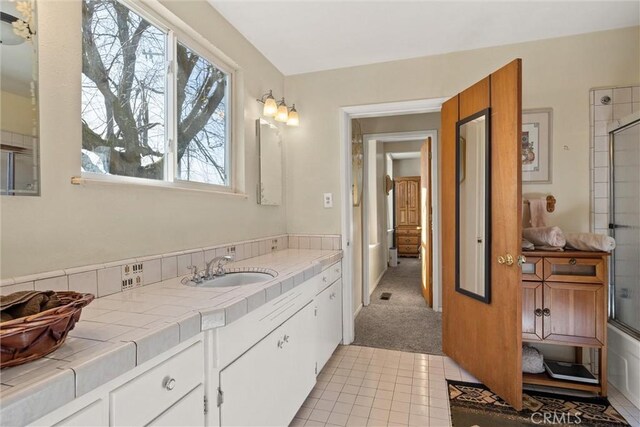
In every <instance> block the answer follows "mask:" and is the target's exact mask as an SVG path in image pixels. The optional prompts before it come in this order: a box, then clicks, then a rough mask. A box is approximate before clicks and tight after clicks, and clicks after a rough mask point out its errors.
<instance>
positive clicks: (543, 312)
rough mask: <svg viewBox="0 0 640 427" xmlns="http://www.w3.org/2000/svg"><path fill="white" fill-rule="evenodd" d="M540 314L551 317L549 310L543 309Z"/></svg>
mask: <svg viewBox="0 0 640 427" xmlns="http://www.w3.org/2000/svg"><path fill="white" fill-rule="evenodd" d="M542 314H544V315H545V316H546V317H549V316H551V310H549V309H548V308H545V309H544V310H542Z"/></svg>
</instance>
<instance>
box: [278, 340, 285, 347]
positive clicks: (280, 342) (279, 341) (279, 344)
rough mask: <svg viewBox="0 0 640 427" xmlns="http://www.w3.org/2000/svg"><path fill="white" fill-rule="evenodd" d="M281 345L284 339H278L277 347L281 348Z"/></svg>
mask: <svg viewBox="0 0 640 427" xmlns="http://www.w3.org/2000/svg"><path fill="white" fill-rule="evenodd" d="M283 345H284V341H282V340H278V348H282V346H283Z"/></svg>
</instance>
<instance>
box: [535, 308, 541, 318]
mask: <svg viewBox="0 0 640 427" xmlns="http://www.w3.org/2000/svg"><path fill="white" fill-rule="evenodd" d="M534 313H535V314H536V316H538V317H541V316H542V309H541V308H536V309H535V310H534Z"/></svg>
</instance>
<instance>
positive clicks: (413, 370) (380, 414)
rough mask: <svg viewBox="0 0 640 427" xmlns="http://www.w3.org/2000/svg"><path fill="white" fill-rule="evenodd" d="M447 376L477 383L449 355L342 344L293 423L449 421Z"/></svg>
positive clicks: (629, 413) (426, 424)
mask: <svg viewBox="0 0 640 427" xmlns="http://www.w3.org/2000/svg"><path fill="white" fill-rule="evenodd" d="M446 379H450V380H458V381H469V382H477V380H476V379H475V378H474V377H473V376H471V375H469V374H468V373H467V372H466V371H464V370H463V369H461V368H460V367H459V366H458V365H457V364H456V363H455V362H454V361H453V360H451V359H450V358H448V357H446V356H434V355H427V354H417V353H407V352H402V351H395V350H384V349H374V348H369V347H359V346H354V345H351V346H339V347H338V348H337V349H336V351H335V353H334V354H333V356H332V357H331V359H330V360H329V361H328V362H327V364H326V366H325V367H324V369H323V370H322V372H321V373H320V375H318V381H317V383H316V386H315V388H314V389H313V390H312V391H311V393H310V394H309V396H308V397H307V399H306V400H305V402H304V403H303V404H302V407H301V408H300V410H299V411H298V413H297V414H296V417H295V418H294V419H293V421H292V422H291V426H292V427H299V426H376V427H377V426H421V427H440V426H450V425H451V414H450V411H449V399H448V395H447V383H446ZM610 393H611V394H610V396H609V399H610V401H611V403H612V404H613V406H614V407H615V408H616V409H617V410H618V411H620V413H621V414H622V415H623V416H625V417H626V418H627V420H628V421H629V423H630V424H631V425H632V426H639V425H640V414H639V412H640V411H639V410H638V408H636V407H635V406H633V404H631V402H629V401H628V400H627V399H625V398H624V396H622V394H620V392H618V391H617V390H615V389H614V388H611V392H610Z"/></svg>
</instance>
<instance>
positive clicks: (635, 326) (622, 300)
mask: <svg viewBox="0 0 640 427" xmlns="http://www.w3.org/2000/svg"><path fill="white" fill-rule="evenodd" d="M610 148H611V165H610V167H611V169H610V170H611V211H610V212H611V215H610V224H609V229H610V232H611V235H612V236H613V237H614V238H615V239H616V249H615V251H614V253H613V262H612V272H611V273H612V274H611V276H612V294H611V317H612V319H613V320H615V321H617V322H618V323H620V324H622V326H623V327H625V329H627V330H629V332H631V333H633V334H634V335H640V121H637V120H636V121H635V122H632V123H630V124H628V125H626V126H624V127H622V128H619V129H616V130H614V131H613V132H611V147H610Z"/></svg>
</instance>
